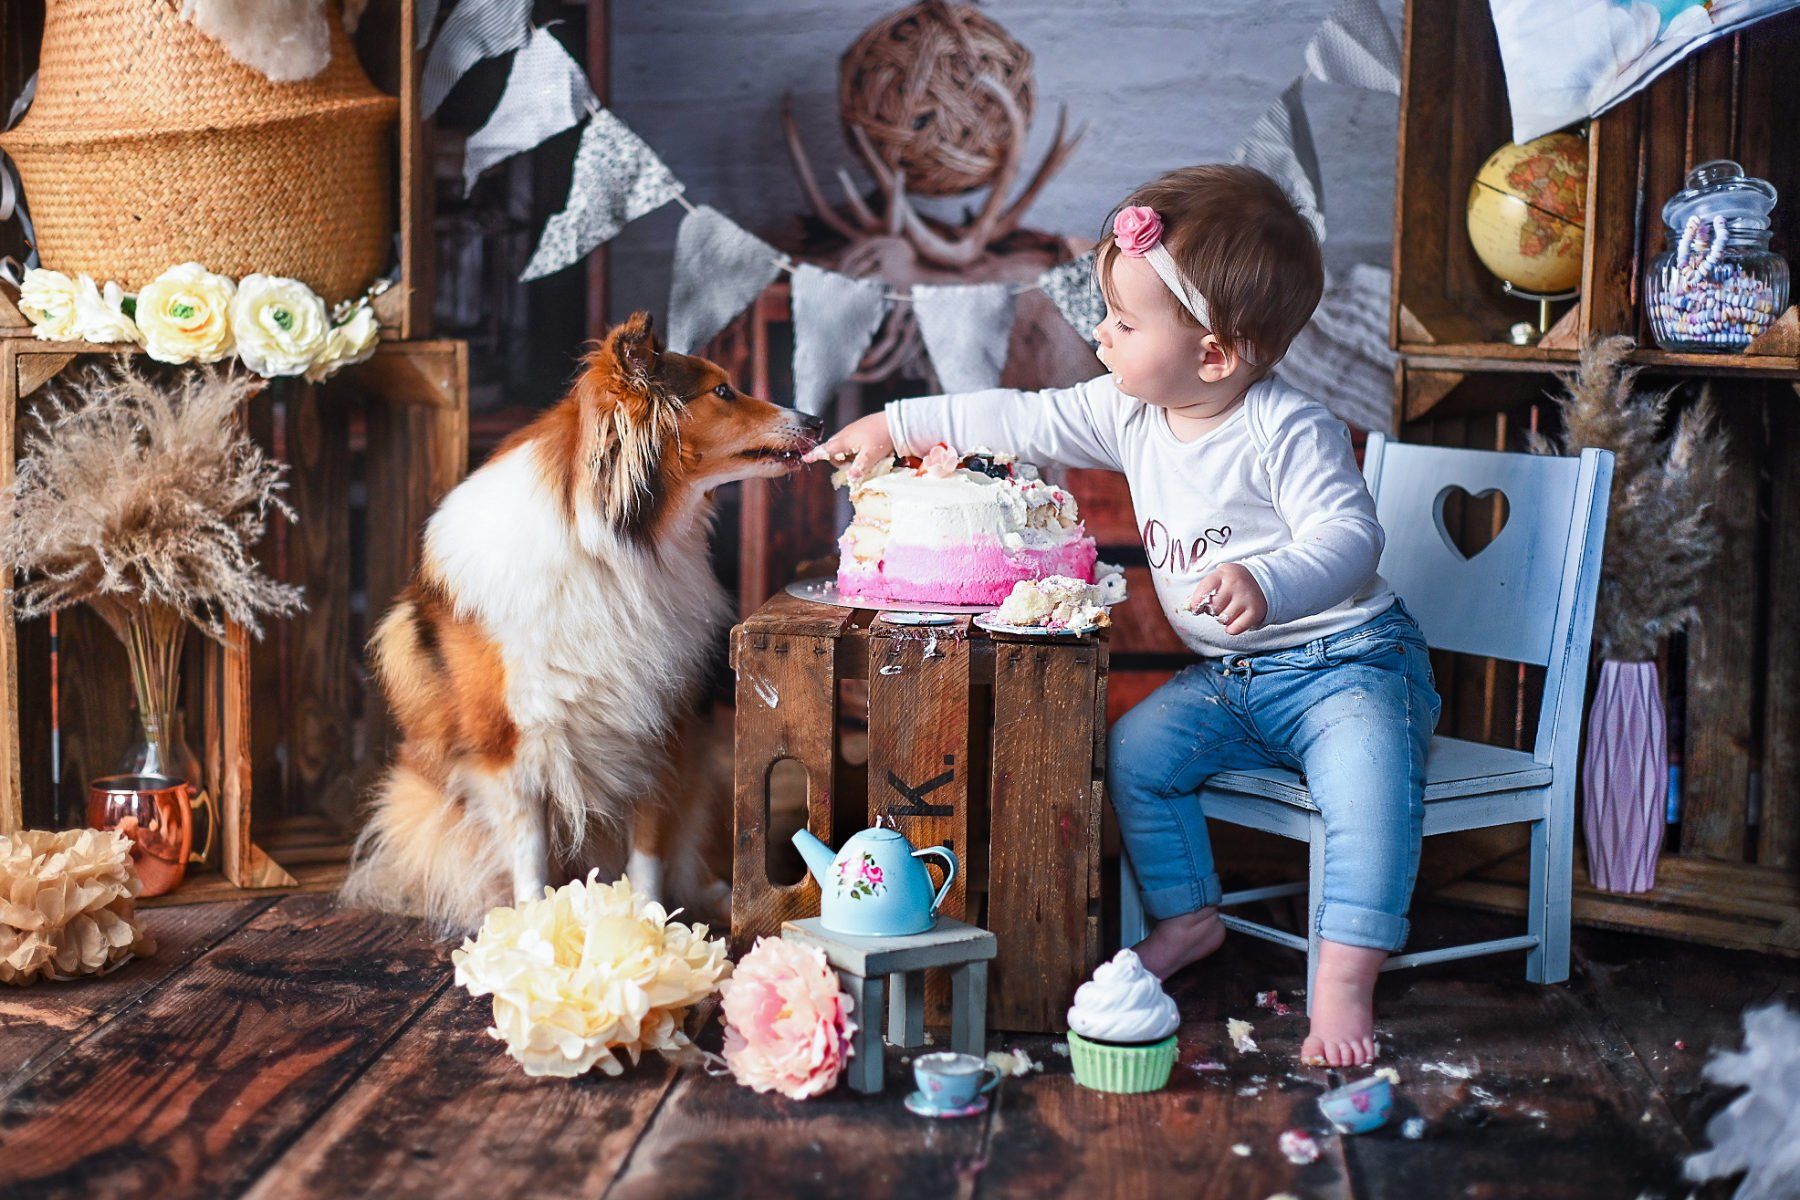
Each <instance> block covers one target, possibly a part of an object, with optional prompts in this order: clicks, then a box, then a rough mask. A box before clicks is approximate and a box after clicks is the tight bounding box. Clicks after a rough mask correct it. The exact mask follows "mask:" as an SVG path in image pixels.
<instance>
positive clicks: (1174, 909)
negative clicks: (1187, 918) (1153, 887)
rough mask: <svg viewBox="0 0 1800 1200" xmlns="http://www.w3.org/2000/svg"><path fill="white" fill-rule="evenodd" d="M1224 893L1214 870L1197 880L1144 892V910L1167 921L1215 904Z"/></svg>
mask: <svg viewBox="0 0 1800 1200" xmlns="http://www.w3.org/2000/svg"><path fill="white" fill-rule="evenodd" d="M1222 895H1224V889H1223V888H1221V887H1220V886H1219V873H1218V872H1217V871H1213V872H1211V873H1210V874H1207V875H1205V876H1203V877H1202V878H1200V879H1197V880H1192V881H1187V880H1184V881H1182V882H1181V883H1178V884H1176V885H1175V886H1174V887H1166V888H1162V889H1160V890H1158V891H1154V892H1144V893H1143V897H1144V911H1145V912H1147V913H1149V914H1150V916H1151V917H1152V918H1154V919H1155V920H1158V921H1166V920H1168V919H1169V918H1170V917H1179V916H1181V915H1183V914H1184V913H1191V912H1195V911H1197V910H1199V909H1202V908H1208V907H1210V906H1212V905H1215V904H1217V903H1218V902H1219V897H1220V896H1222Z"/></svg>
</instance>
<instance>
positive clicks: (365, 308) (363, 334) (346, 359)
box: [306, 303, 381, 383]
mask: <svg viewBox="0 0 1800 1200" xmlns="http://www.w3.org/2000/svg"><path fill="white" fill-rule="evenodd" d="M380 341H381V321H380V319H379V318H377V317H376V316H375V309H374V308H373V307H371V306H370V305H368V304H366V303H365V304H358V305H357V306H356V308H355V309H354V310H353V311H352V312H351V314H350V315H349V316H348V317H347V318H345V319H344V320H343V321H342V322H341V323H339V324H337V325H333V326H332V327H331V329H330V331H329V332H327V333H326V335H325V346H324V348H323V349H321V350H320V351H319V354H318V357H317V358H315V359H313V361H312V365H311V366H309V367H307V368H306V377H307V378H308V379H310V380H312V382H314V383H317V382H319V381H320V380H321V379H329V378H330V377H331V376H333V375H335V374H337V373H338V372H339V371H340V370H342V369H343V368H344V367H348V366H351V365H352V364H355V363H359V362H362V361H364V360H366V359H367V358H368V357H369V356H370V355H371V354H374V353H375V346H376V344H377V343H379V342H380Z"/></svg>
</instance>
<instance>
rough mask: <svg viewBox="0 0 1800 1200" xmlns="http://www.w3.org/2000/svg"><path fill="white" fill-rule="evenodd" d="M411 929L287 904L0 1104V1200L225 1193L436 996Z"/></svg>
mask: <svg viewBox="0 0 1800 1200" xmlns="http://www.w3.org/2000/svg"><path fill="white" fill-rule="evenodd" d="M448 979H449V971H448V963H447V962H446V961H445V957H444V954H443V950H442V947H441V946H437V945H434V944H433V943H432V942H431V941H429V940H428V939H427V938H426V937H425V936H423V934H422V932H421V931H420V927H419V926H418V925H417V923H415V922H409V921H398V920H395V919H393V918H389V917H383V916H379V915H376V914H371V913H356V912H348V911H343V910H339V909H336V908H335V907H334V906H333V905H332V904H331V902H330V901H329V900H328V899H327V898H325V897H320V896H291V897H288V898H286V899H283V900H281V901H279V902H277V903H276V904H274V905H272V906H271V907H269V908H268V909H266V910H264V911H263V912H262V913H261V914H260V915H258V916H257V917H256V918H255V919H254V920H252V921H251V922H250V923H249V924H248V925H245V926H243V927H242V928H241V929H239V930H238V931H237V932H235V933H234V934H232V935H231V936H230V937H227V938H226V939H224V940H223V941H222V942H220V943H219V944H218V945H216V946H214V947H213V948H212V949H210V950H208V951H207V952H206V953H205V954H204V955H202V956H201V957H200V958H199V960H198V961H196V962H195V963H194V964H193V965H192V966H191V967H189V968H188V969H187V970H186V971H184V972H182V974H181V975H180V976H178V977H177V978H176V979H174V980H173V981H171V983H170V984H169V986H167V987H164V988H161V989H159V990H158V991H157V992H156V993H155V994H154V995H153V996H151V997H149V998H148V999H147V1000H146V1002H145V1003H143V1004H140V1005H137V1006H135V1007H134V1008H132V1009H131V1010H130V1011H129V1012H127V1013H125V1014H123V1015H121V1016H120V1017H119V1018H118V1019H117V1020H115V1021H114V1022H112V1024H111V1025H110V1026H109V1027H108V1029H107V1032H106V1036H105V1037H102V1038H92V1039H89V1040H88V1041H87V1042H86V1043H84V1044H83V1045H80V1046H77V1047H75V1048H73V1049H72V1050H70V1051H69V1052H68V1053H66V1054H64V1055H62V1056H61V1057H60V1058H59V1059H58V1060H57V1061H56V1062H55V1063H53V1064H51V1065H50V1066H49V1067H47V1068H46V1069H44V1070H43V1071H41V1072H39V1073H38V1074H37V1076H36V1077H35V1078H33V1079H31V1080H30V1081H29V1082H28V1083H26V1084H25V1085H24V1086H23V1087H22V1088H20V1089H19V1090H18V1091H17V1092H15V1093H14V1094H13V1095H12V1096H11V1097H9V1098H8V1099H7V1100H6V1101H5V1103H4V1104H3V1105H0V1194H4V1195H7V1196H9V1197H20V1196H32V1197H38V1196H46V1197H59V1196H84V1197H86V1196H98V1195H104V1196H107V1197H108V1198H109V1200H114V1198H119V1197H131V1196H146V1197H150V1196H154V1197H158V1198H159V1200H182V1198H184V1197H207V1198H210V1197H215V1196H220V1195H225V1194H231V1193H234V1192H236V1191H237V1190H238V1189H240V1188H242V1187H243V1186H245V1185H246V1184H247V1183H248V1182H249V1181H250V1180H252V1179H254V1178H255V1177H256V1176H257V1175H258V1174H260V1173H261V1169H262V1167H263V1165H264V1164H265V1163H266V1162H267V1161H268V1159H269V1158H270V1157H271V1156H272V1155H273V1154H275V1153H276V1152H278V1151H279V1149H280V1148H281V1147H282V1146H284V1145H285V1144H287V1143H288V1142H289V1141H290V1140H291V1139H292V1138H293V1137H294V1136H295V1135H296V1134H297V1133H299V1132H300V1131H302V1130H303V1129H305V1127H306V1126H307V1125H308V1124H309V1123H310V1122H311V1121H312V1120H313V1119H314V1117H315V1116H317V1114H318V1113H319V1111H320V1110H321V1109H322V1108H324V1107H325V1106H326V1105H328V1104H330V1103H331V1101H332V1099H333V1098H334V1097H335V1096H336V1095H337V1094H338V1093H339V1092H340V1091H341V1090H342V1089H343V1088H344V1087H345V1086H346V1085H348V1084H349V1083H350V1082H351V1081H353V1080H354V1079H355V1078H356V1076H357V1074H358V1073H359V1072H361V1071H362V1070H363V1068H364V1067H365V1066H366V1065H367V1064H368V1063H369V1062H370V1061H371V1060H372V1059H373V1058H374V1057H375V1056H377V1055H378V1054H379V1053H380V1052H381V1051H382V1049H383V1047H384V1046H385V1045H386V1043H387V1042H388V1040H389V1039H390V1038H392V1037H393V1035H394V1033H395V1032H396V1031H397V1030H398V1029H400V1028H401V1027H402V1026H403V1025H404V1024H405V1023H406V1022H407V1021H408V1020H409V1019H411V1018H412V1016H413V1015H414V1014H415V1013H417V1012H418V1011H419V1009H420V1008H421V1007H422V1006H423V1005H424V1004H425V1003H427V1002H428V1001H429V1000H430V999H431V998H432V997H433V996H435V995H436V994H437V993H438V992H439V991H440V990H441V989H442V988H444V987H445V986H446V985H447V983H448Z"/></svg>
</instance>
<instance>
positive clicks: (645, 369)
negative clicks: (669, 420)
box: [606, 312, 662, 389]
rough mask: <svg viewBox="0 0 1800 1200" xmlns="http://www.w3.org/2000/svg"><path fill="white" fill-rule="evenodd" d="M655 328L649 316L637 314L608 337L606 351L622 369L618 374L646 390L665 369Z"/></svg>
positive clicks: (615, 328) (626, 320)
mask: <svg viewBox="0 0 1800 1200" xmlns="http://www.w3.org/2000/svg"><path fill="white" fill-rule="evenodd" d="M654 326H655V323H654V322H653V321H652V320H651V318H650V314H649V313H647V312H634V313H632V314H631V316H629V317H628V318H626V319H625V321H624V323H623V324H621V325H618V326H615V327H614V329H613V331H612V332H611V333H609V334H607V335H606V348H607V350H608V351H610V352H611V354H612V357H613V361H614V362H615V363H617V364H618V365H619V373H620V374H621V375H623V376H624V377H625V378H626V380H628V381H629V382H630V383H632V384H634V385H635V386H637V387H640V388H644V389H648V388H649V386H650V380H651V379H652V378H653V377H654V376H655V375H656V372H657V370H658V368H660V367H661V366H662V347H661V346H658V345H657V344H656V332H655V327H654Z"/></svg>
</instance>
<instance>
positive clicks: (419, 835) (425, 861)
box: [339, 763, 512, 934]
mask: <svg viewBox="0 0 1800 1200" xmlns="http://www.w3.org/2000/svg"><path fill="white" fill-rule="evenodd" d="M509 878H510V876H509V874H508V872H507V868H506V865H505V863H504V861H503V860H502V855H501V852H500V848H499V847H497V846H496V845H495V844H494V839H493V838H492V837H491V836H486V835H484V832H483V830H482V829H481V828H480V827H479V826H477V825H476V824H475V823H474V822H472V821H470V820H468V819H467V818H466V817H465V816H464V815H463V814H462V809H461V806H459V805H457V804H454V803H453V802H452V801H451V800H450V798H449V797H447V796H446V795H444V793H443V790H442V789H441V788H439V787H438V786H437V785H436V784H435V783H433V782H432V781H431V780H429V779H427V778H426V777H425V776H424V775H423V774H421V773H420V772H419V771H417V770H416V769H414V768H413V767H410V766H408V765H406V764H405V763H398V764H396V765H394V766H392V767H389V768H388V770H387V773H386V774H385V775H384V776H383V777H382V780H381V783H380V785H379V786H378V788H377V789H376V794H375V796H374V799H373V803H372V804H371V805H370V807H369V813H368V821H367V824H365V825H364V826H363V831H362V833H361V834H360V835H359V836H358V837H357V839H356V846H355V848H354V849H353V850H352V851H351V856H350V873H349V876H348V877H347V878H346V879H345V880H344V886H343V889H342V891H341V892H340V893H339V895H340V897H341V898H342V900H343V901H344V903H346V904H350V905H354V906H356V907H359V908H375V909H381V910H382V911H384V912H393V913H404V914H406V915H408V916H420V917H424V918H426V919H427V920H429V921H430V922H432V923H433V924H434V925H436V926H437V927H438V929H439V930H440V931H441V932H443V933H446V934H461V933H472V932H474V931H475V929H476V928H478V927H479V926H480V924H481V920H482V918H483V917H484V916H486V915H487V912H488V910H489V909H491V908H494V907H495V906H497V905H501V904H510V903H512V889H511V886H510V884H509V883H508V880H509Z"/></svg>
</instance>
